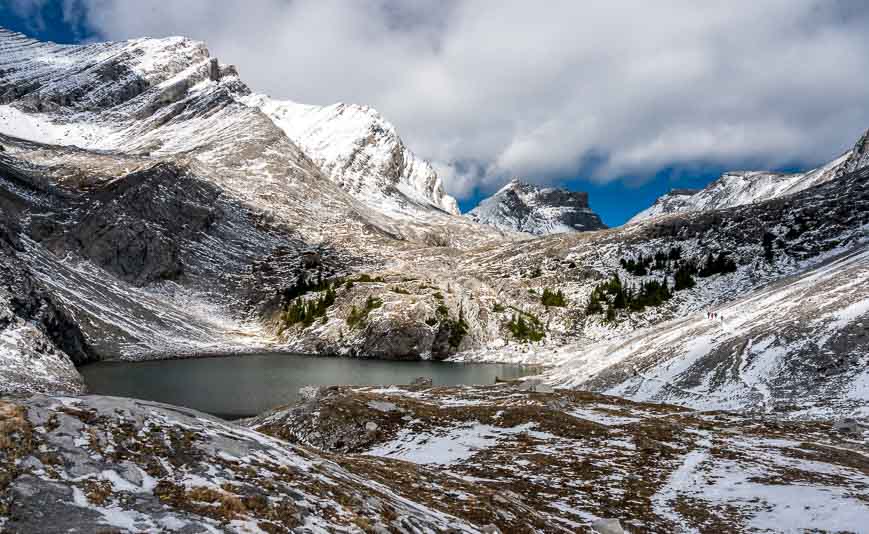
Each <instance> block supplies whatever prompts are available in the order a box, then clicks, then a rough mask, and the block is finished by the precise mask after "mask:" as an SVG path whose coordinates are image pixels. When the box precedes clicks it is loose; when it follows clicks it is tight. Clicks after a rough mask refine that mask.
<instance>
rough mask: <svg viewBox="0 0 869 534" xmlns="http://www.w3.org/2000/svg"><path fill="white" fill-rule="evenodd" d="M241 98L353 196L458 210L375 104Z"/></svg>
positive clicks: (398, 206) (397, 206) (395, 206)
mask: <svg viewBox="0 0 869 534" xmlns="http://www.w3.org/2000/svg"><path fill="white" fill-rule="evenodd" d="M245 102H246V103H247V104H249V105H251V106H253V107H256V108H258V109H260V110H262V112H263V113H265V114H266V115H267V116H268V117H269V118H271V119H272V120H273V121H274V123H275V124H276V125H277V126H278V127H279V128H281V129H282V130H283V131H284V132H285V133H286V134H287V136H288V137H289V138H290V139H292V140H293V141H294V142H296V144H298V145H299V146H300V147H302V149H303V150H304V151H305V152H306V153H307V154H308V155H309V156H310V157H311V158H312V159H313V160H314V161H315V162H316V163H317V164H318V165H319V166H320V167H321V168H322V169H323V171H324V172H325V173H326V174H327V175H328V176H329V177H330V178H331V179H332V180H333V181H334V182H335V183H337V184H338V185H339V186H340V187H341V188H342V189H344V190H345V191H347V192H348V193H350V194H351V195H353V196H354V197H356V198H359V199H360V200H363V201H365V202H367V203H370V204H375V205H379V206H381V207H382V208H387V209H390V210H395V211H402V210H407V209H412V208H414V207H416V208H419V207H422V208H432V207H434V208H436V209H439V210H442V211H445V212H447V213H450V214H453V215H458V214H459V208H458V205H457V204H456V200H455V199H454V198H453V197H451V196H449V195H447V194H446V193H445V192H444V187H443V183H442V182H441V179H440V177H438V175H437V173H436V172H435V170H434V169H433V168H432V166H431V165H430V164H429V163H428V162H427V161H425V160H423V159H421V158H419V157H418V156H417V155H415V154H414V153H413V152H411V151H410V149H408V148H407V146H405V144H404V142H403V141H402V140H401V138H400V137H399V136H398V133H397V132H396V130H395V126H393V125H392V124H391V123H389V122H387V121H386V119H384V118H383V116H382V115H381V114H380V113H378V112H377V111H376V110H374V109H372V108H370V107H368V106H362V105H356V104H346V103H343V102H342V103H338V104H333V105H330V106H311V105H306V104H299V103H296V102H291V101H289V100H275V99H272V98H270V97H268V96H266V95H259V94H256V95H251V96H250V97H248V98H246V99H245Z"/></svg>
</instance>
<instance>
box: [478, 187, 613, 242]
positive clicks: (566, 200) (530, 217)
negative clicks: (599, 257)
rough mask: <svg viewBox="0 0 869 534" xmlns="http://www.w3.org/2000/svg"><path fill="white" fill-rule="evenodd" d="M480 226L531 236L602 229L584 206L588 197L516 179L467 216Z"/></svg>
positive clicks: (593, 214) (597, 219)
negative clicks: (524, 233) (525, 233)
mask: <svg viewBox="0 0 869 534" xmlns="http://www.w3.org/2000/svg"><path fill="white" fill-rule="evenodd" d="M467 217H468V218H470V219H471V220H473V221H476V222H478V223H480V224H488V225H491V226H495V227H497V228H500V229H502V230H510V231H517V232H527V233H530V234H535V235H546V234H557V233H565V232H584V231H589V230H600V229H602V228H606V225H604V224H603V222H601V220H600V217H598V215H597V214H596V213H594V212H593V211H592V210H591V208H589V206H588V193H584V192H580V191H567V190H565V189H559V188H555V187H540V186H537V185H534V184H531V183H528V182H526V181H524V180H521V179H520V178H518V177H514V178H513V179H511V180H510V181H509V182H508V183H507V184H506V185H504V187H502V188H501V189H499V190H498V191H497V192H496V193H495V194H494V195H492V196H491V197H489V198H487V199H485V200H483V201H482V202H480V204H479V205H478V206H477V207H476V208H474V209H472V210H471V211H469V212H468V214H467Z"/></svg>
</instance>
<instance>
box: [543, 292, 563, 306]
mask: <svg viewBox="0 0 869 534" xmlns="http://www.w3.org/2000/svg"><path fill="white" fill-rule="evenodd" d="M540 302H542V303H543V305H544V306H562V307H563V306H567V300H566V299H565V298H564V293H562V292H561V290H560V289H559V290H558V291H552V290H550V289H549V288H548V287H547V288H544V289H543V296H542V297H540Z"/></svg>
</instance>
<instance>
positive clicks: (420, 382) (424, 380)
mask: <svg viewBox="0 0 869 534" xmlns="http://www.w3.org/2000/svg"><path fill="white" fill-rule="evenodd" d="M433 384H434V381H433V380H432V378H431V377H430V376H420V377H418V378H414V379H413V380H412V381H411V382H410V385H411V386H423V387H431V386H432V385H433Z"/></svg>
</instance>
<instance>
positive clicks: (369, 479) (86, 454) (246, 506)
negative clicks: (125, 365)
mask: <svg viewBox="0 0 869 534" xmlns="http://www.w3.org/2000/svg"><path fill="white" fill-rule="evenodd" d="M534 389H540V390H545V391H533V390H534ZM865 430H867V429H866V428H865V427H861V426H860V425H855V424H842V423H839V424H836V425H834V424H831V423H829V422H806V421H802V422H795V421H785V420H777V419H774V418H750V417H747V416H741V415H736V414H733V413H728V412H695V411H691V410H688V409H685V408H681V407H676V406H669V405H663V404H642V403H635V402H630V401H626V400H623V399H619V398H616V397H607V396H603V395H598V394H594V393H587V392H579V391H566V390H565V391H562V390H556V391H552V390H550V389H549V388H547V387H546V386H543V385H539V384H537V383H535V382H534V381H528V382H515V383H502V384H498V385H495V386H477V387H470V386H468V387H449V388H446V387H437V388H432V387H430V386H425V385H421V386H407V387H396V386H391V387H388V388H383V387H379V388H377V387H344V386H333V387H324V388H311V389H310V390H308V391H306V392H305V396H304V400H303V401H302V402H301V403H299V404H298V405H295V406H290V407H286V408H281V409H277V410H275V411H273V412H270V413H267V414H264V415H262V416H260V417H257V418H254V419H250V420H246V421H241V422H238V424H236V423H229V422H226V421H222V420H220V419H217V418H214V417H211V416H208V415H205V414H202V413H199V412H195V411H193V410H188V409H184V408H178V407H172V406H167V405H160V404H156V403H151V402H145V401H138V400H131V399H121V398H114V397H98V396H84V397H71V396H44V395H37V396H32V397H27V398H23V397H22V398H16V397H6V398H5V399H4V400H0V531H2V532H16V533H18V532H20V533H31V532H40V533H49V532H69V531H78V532H155V531H166V532H215V531H225V532H373V533H378V534H380V533H386V532H407V533H419V532H489V533H492V532H594V531H595V530H594V529H593V526H597V528H598V530H597V531H598V532H622V531H621V530H612V531H607V530H605V529H604V528H603V527H602V526H601V525H602V523H601V521H604V520H606V521H609V522H610V524H612V523H613V522H614V521H615V520H617V521H618V522H619V523H620V525H621V526H620V527H619V528H620V529H621V528H624V531H626V532H697V531H699V532H770V531H772V532H778V531H788V532H793V531H804V530H806V531H821V532H860V531H862V530H863V528H864V525H865V524H866V522H867V520H869V448H867V435H869V434H867V433H866V432H865Z"/></svg>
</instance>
